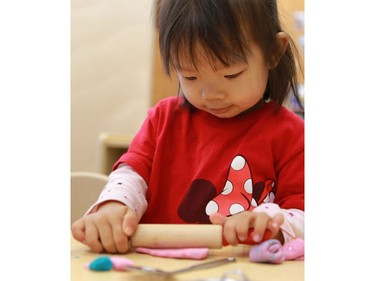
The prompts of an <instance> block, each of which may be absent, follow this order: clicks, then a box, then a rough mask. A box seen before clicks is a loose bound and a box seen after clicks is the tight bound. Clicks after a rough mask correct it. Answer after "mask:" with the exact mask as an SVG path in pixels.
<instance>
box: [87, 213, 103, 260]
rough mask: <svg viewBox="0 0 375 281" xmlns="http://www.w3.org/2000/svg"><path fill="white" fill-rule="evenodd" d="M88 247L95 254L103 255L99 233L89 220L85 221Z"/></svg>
mask: <svg viewBox="0 0 375 281" xmlns="http://www.w3.org/2000/svg"><path fill="white" fill-rule="evenodd" d="M84 222H85V232H86V245H87V246H88V247H89V248H90V249H91V250H93V251H94V252H97V253H101V252H103V250H104V248H103V246H102V244H101V241H100V239H99V232H98V230H97V228H96V225H95V224H94V223H92V222H91V221H90V220H89V219H87V218H86V219H85V220H84Z"/></svg>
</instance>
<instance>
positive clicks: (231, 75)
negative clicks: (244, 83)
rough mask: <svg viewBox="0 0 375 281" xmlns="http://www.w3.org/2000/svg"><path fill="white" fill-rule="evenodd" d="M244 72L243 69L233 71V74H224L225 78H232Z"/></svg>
mask: <svg viewBox="0 0 375 281" xmlns="http://www.w3.org/2000/svg"><path fill="white" fill-rule="evenodd" d="M243 72H244V70H242V71H240V72H238V73H235V74H230V75H224V77H225V78H228V79H234V78H236V77H238V76H240V75H241V74H242V73H243Z"/></svg>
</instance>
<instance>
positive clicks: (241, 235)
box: [210, 211, 284, 246]
mask: <svg viewBox="0 0 375 281" xmlns="http://www.w3.org/2000/svg"><path fill="white" fill-rule="evenodd" d="M210 220H211V222H212V223H216V224H223V225H224V230H223V232H224V236H225V239H226V241H227V242H228V243H229V244H230V245H233V246H235V245H237V244H238V243H241V242H245V241H251V240H253V242H255V243H259V242H261V241H262V240H263V239H264V234H265V232H266V230H267V229H269V230H270V231H271V237H279V236H280V226H281V225H282V224H283V222H284V217H283V215H282V214H281V213H279V214H276V215H275V216H274V217H270V216H269V215H268V214H267V213H265V212H248V211H245V212H242V213H239V214H236V215H234V216H232V217H228V218H227V217H224V216H222V215H220V214H212V215H211V216H210ZM249 231H250V233H249ZM249 235H251V239H250V240H249ZM267 237H268V236H267ZM246 243H251V242H246Z"/></svg>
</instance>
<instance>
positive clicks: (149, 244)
mask: <svg viewBox="0 0 375 281" xmlns="http://www.w3.org/2000/svg"><path fill="white" fill-rule="evenodd" d="M251 232H252V231H251V230H250V231H249V237H248V239H247V240H246V241H244V242H242V244H248V245H253V244H256V243H255V242H254V241H253V240H252V238H251ZM270 236H271V232H270V231H269V230H266V232H265V234H264V236H263V240H262V241H264V240H268V239H269V238H270ZM130 243H131V245H132V246H133V247H145V248H210V249H219V248H222V247H223V246H226V245H228V243H227V242H226V241H225V239H224V237H223V227H222V226H221V225H214V224H139V225H138V227H137V229H136V231H135V233H134V234H133V235H132V236H131V237H130Z"/></svg>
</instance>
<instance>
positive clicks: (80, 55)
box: [71, 0, 153, 171]
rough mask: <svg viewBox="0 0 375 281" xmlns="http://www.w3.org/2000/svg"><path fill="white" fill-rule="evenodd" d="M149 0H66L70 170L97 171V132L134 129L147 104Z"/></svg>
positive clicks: (150, 53)
mask: <svg viewBox="0 0 375 281" xmlns="http://www.w3.org/2000/svg"><path fill="white" fill-rule="evenodd" d="M152 2H153V1H151V0H71V170H72V171H78V170H84V171H99V155H100V153H99V145H98V135H99V134H100V133H101V132H103V131H106V132H113V133H124V134H134V133H135V132H136V131H137V130H138V128H139V127H140V125H141V123H142V121H143V119H144V117H145V116H146V113H147V109H148V107H149V105H150V100H151V98H150V89H151V70H152V43H153V33H152V32H153V25H152V23H153V19H152V14H151V9H152Z"/></svg>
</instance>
